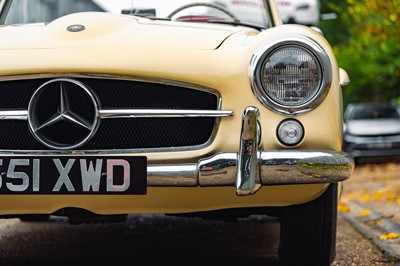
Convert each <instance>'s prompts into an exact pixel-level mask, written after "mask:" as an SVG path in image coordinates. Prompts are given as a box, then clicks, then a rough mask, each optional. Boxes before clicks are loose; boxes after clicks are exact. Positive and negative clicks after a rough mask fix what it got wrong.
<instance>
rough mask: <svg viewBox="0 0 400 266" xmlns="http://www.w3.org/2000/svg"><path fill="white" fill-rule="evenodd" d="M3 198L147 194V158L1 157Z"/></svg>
mask: <svg viewBox="0 0 400 266" xmlns="http://www.w3.org/2000/svg"><path fill="white" fill-rule="evenodd" d="M0 173H1V176H0V194H80V195H82V194H83V195H84V194H121V195H127V194H129V195H132V194H141V195H143V194H146V193H147V158H146V157H145V156H121V157H119V156H118V157H112V156H107V157H106V156H96V157H93V156H74V157H62V156H54V157H45V156H36V157H28V158H24V157H4V156H3V157H0Z"/></svg>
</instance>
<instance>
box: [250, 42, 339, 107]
mask: <svg viewBox="0 0 400 266" xmlns="http://www.w3.org/2000/svg"><path fill="white" fill-rule="evenodd" d="M249 76H250V79H251V83H252V84H251V85H252V89H253V92H254V94H255V96H256V97H257V98H258V100H260V101H261V102H262V103H263V104H264V105H265V106H266V107H268V108H269V109H271V110H272V111H274V112H277V113H280V114H285V115H297V114H301V113H305V112H308V111H311V110H312V109H314V108H315V107H317V106H318V105H319V104H320V103H321V102H322V101H323V99H324V98H325V96H326V95H327V93H328V91H329V88H330V86H331V82H332V65H331V60H330V58H329V56H328V54H327V52H326V51H325V50H324V49H323V47H322V46H321V45H319V44H318V43H317V42H316V41H315V40H313V39H312V38H309V37H306V36H302V35H294V36H290V37H280V38H277V39H275V40H271V41H270V42H269V43H268V44H266V45H265V46H264V47H261V48H260V49H259V50H258V51H257V52H256V53H255V54H254V55H253V58H252V60H251V62H250V67H249Z"/></svg>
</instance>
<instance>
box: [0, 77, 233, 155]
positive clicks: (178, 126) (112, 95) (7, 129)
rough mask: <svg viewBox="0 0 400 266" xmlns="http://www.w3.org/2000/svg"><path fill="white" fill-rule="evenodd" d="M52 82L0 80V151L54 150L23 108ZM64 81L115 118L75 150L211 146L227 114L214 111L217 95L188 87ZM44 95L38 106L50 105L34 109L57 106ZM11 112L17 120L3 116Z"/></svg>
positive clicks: (104, 115) (98, 80) (102, 112)
mask: <svg viewBox="0 0 400 266" xmlns="http://www.w3.org/2000/svg"><path fill="white" fill-rule="evenodd" d="M55 78H60V77H45V78H39V79H38V78H30V79H20V78H19V79H16V80H11V79H9V80H2V81H0V125H1V127H2V128H3V129H4V130H0V149H1V150H52V149H51V148H49V147H46V146H45V145H43V144H42V143H41V142H40V141H38V140H37V138H35V137H34V136H33V134H32V133H31V131H32V130H30V129H29V127H28V123H27V121H26V120H27V119H28V117H26V119H24V110H27V109H28V105H29V103H30V100H31V99H32V95H34V93H35V91H37V89H38V88H39V87H40V86H41V85H42V84H44V83H46V82H48V81H50V80H52V79H55ZM63 78H70V79H73V80H76V81H78V82H80V83H82V84H85V86H86V87H87V88H89V89H90V91H91V92H92V93H93V94H94V95H95V97H96V98H97V100H98V102H99V109H100V110H99V117H101V118H113V119H101V121H100V123H99V126H98V128H97V130H96V132H95V134H94V135H93V137H91V139H90V140H88V141H87V142H86V143H85V144H83V145H82V146H79V147H78V148H76V149H74V150H90V151H92V150H93V151H96V150H113V149H118V150H125V149H126V150H140V151H142V150H143V151H146V150H148V149H151V150H152V151H159V150H160V151H163V150H168V151H170V150H185V149H196V148H200V147H203V146H205V145H207V144H209V143H210V142H211V140H212V137H213V136H214V135H215V131H216V129H217V125H218V121H219V117H221V116H227V115H231V114H229V112H225V113H221V112H218V110H219V108H220V102H221V99H220V97H219V94H218V93H216V92H214V91H212V90H210V89H203V88H200V89H199V88H194V87H193V86H192V85H188V84H179V85H177V84H172V83H167V84H165V83H162V82H149V81H137V80H130V79H112V78H104V77H103V78H97V77H86V76H73V77H66V76H63ZM49 95H50V94H49ZM43 97H47V96H46V95H45V96H43ZM43 97H42V99H41V103H43V102H47V101H48V105H47V106H41V107H39V108H36V109H37V110H40V109H45V108H48V107H49V108H50V107H51V108H57V107H54V103H53V102H54V99H53V98H52V97H51V98H50V97H49V99H46V98H43ZM75 104H76V103H75ZM79 108H80V107H79ZM79 108H78V109H79ZM36 109H35V110H36ZM83 109H84V108H83ZM10 111H11V113H13V112H14V114H18V116H12V115H10V116H7V115H4V114H8V113H9V112H10ZM21 113H22V115H21ZM199 114H200V115H199ZM61 131H62V132H63V133H62V134H65V136H66V137H67V136H68V134H71V132H68V128H64V129H63V130H61Z"/></svg>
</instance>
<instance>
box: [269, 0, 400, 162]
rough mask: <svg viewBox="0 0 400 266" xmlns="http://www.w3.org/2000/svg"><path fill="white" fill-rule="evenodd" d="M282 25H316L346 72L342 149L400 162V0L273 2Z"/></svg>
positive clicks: (362, 158) (356, 155) (364, 158)
mask: <svg viewBox="0 0 400 266" xmlns="http://www.w3.org/2000/svg"><path fill="white" fill-rule="evenodd" d="M276 3H277V5H278V8H279V10H280V12H281V13H282V18H283V22H284V23H298V24H305V25H308V26H316V27H318V28H320V29H321V30H322V32H323V34H324V35H325V38H326V39H327V40H328V41H329V43H330V44H331V45H332V47H333V50H334V53H335V55H336V58H337V60H338V64H339V66H340V67H341V68H343V69H345V70H346V71H347V73H348V74H349V76H350V80H351V82H350V84H349V85H347V86H345V87H344V88H343V102H344V136H343V150H345V151H347V152H349V153H351V154H352V155H353V156H354V158H355V159H356V162H362V161H364V162H371V161H373V162H378V161H387V160H393V159H394V160H397V161H400V160H399V158H400V107H399V105H400V0H385V1H376V0H335V1H333V0H319V1H318V0H276Z"/></svg>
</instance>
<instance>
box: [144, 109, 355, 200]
mask: <svg viewBox="0 0 400 266" xmlns="http://www.w3.org/2000/svg"><path fill="white" fill-rule="evenodd" d="M258 113H259V112H258V109H257V108H255V107H248V108H246V110H245V112H244V114H243V123H242V132H241V140H240V148H239V152H237V153H236V152H226V153H218V154H215V155H213V156H211V157H208V158H204V159H201V160H200V161H199V162H198V163H194V164H185V165H181V164H180V165H149V166H148V168H147V176H148V181H147V182H148V186H204V187H206V186H236V194H237V195H239V196H243V195H251V194H254V193H255V192H257V190H258V189H260V187H261V186H263V185H289V184H316V183H336V182H341V181H344V180H346V179H347V178H349V177H350V176H351V174H352V172H353V169H354V160H353V158H352V157H351V156H350V155H349V154H347V153H343V152H338V151H321V150H276V151H272V150H271V151H260V150H258V142H259V139H260V131H259V129H258V125H257V116H258Z"/></svg>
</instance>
